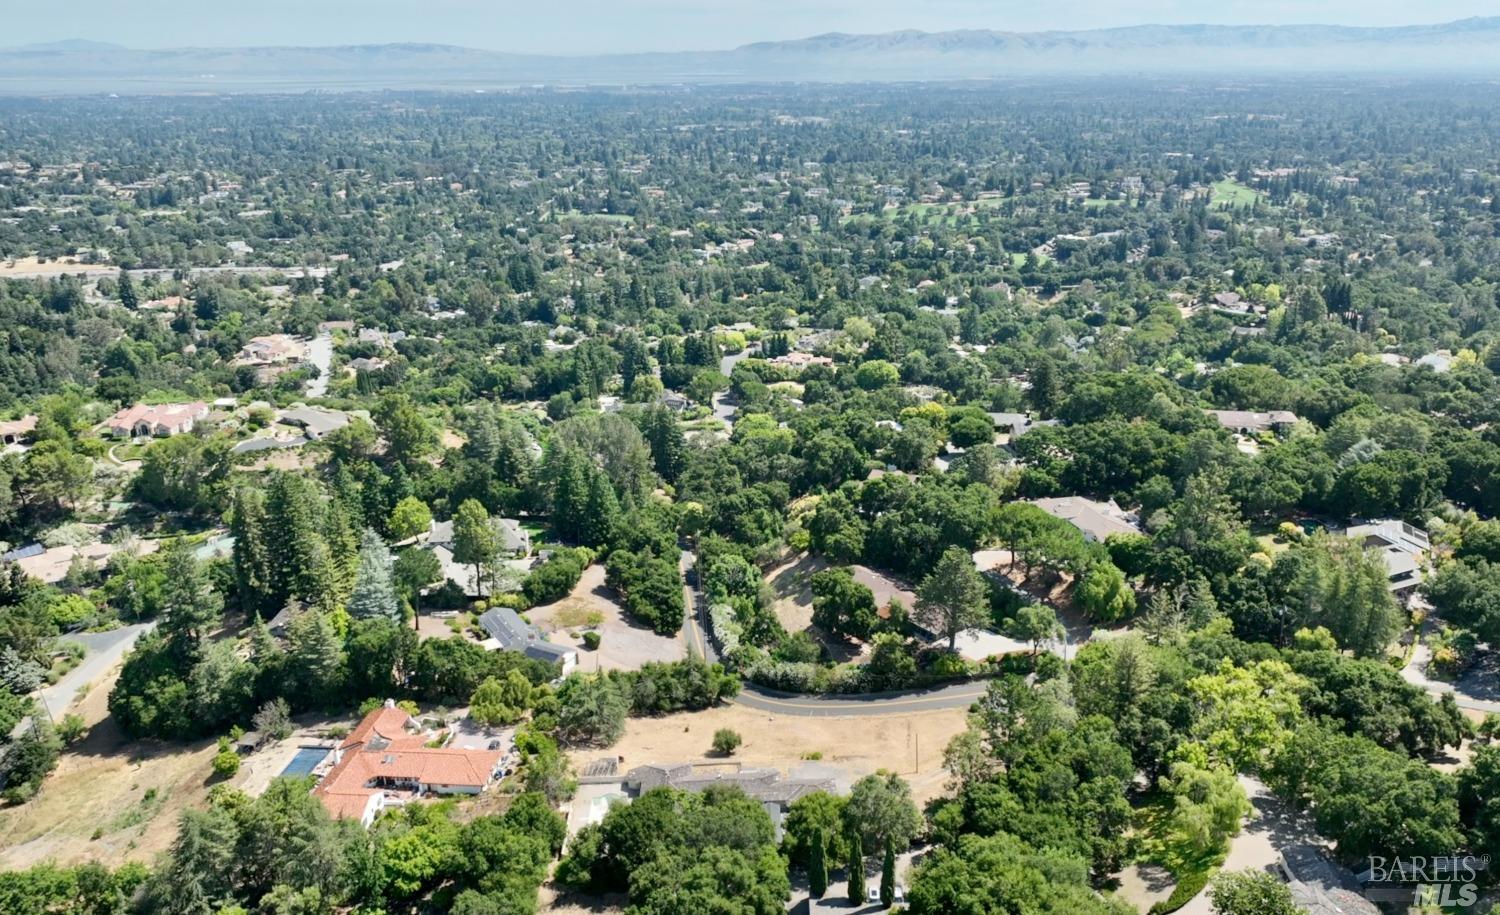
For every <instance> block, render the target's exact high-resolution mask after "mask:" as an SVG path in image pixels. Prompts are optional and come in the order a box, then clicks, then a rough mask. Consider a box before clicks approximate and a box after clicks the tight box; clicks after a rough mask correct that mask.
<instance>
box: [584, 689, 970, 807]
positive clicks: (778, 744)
mask: <svg viewBox="0 0 1500 915" xmlns="http://www.w3.org/2000/svg"><path fill="white" fill-rule="evenodd" d="M965 725H966V712H965V710H963V709H944V710H941V711H932V712H924V713H922V714H920V715H899V716H897V715H892V716H890V717H882V718H871V717H862V718H861V717H849V718H797V717H789V716H785V715H772V714H769V713H766V712H760V711H756V710H754V709H749V708H746V707H744V706H740V705H733V704H731V705H724V706H719V707H718V708H712V709H708V710H706V711H702V712H684V713H681V714H677V715H666V716H663V717H661V718H632V719H630V721H629V722H627V724H626V727H625V735H624V736H623V737H622V738H620V741H619V743H617V744H615V745H614V746H613V747H610V748H609V749H607V750H575V751H571V752H570V753H569V757H570V758H571V759H572V762H573V766H574V768H575V769H579V770H581V769H582V768H583V767H584V766H586V765H588V763H590V762H592V761H593V760H596V759H600V758H603V757H608V756H615V757H618V758H619V759H620V763H619V769H620V772H621V773H624V772H628V771H629V770H630V769H631V768H633V767H635V766H640V765H645V764H647V763H680V762H688V763H702V764H709V763H712V764H723V763H724V762H725V760H724V758H723V757H717V756H710V755H709V753H710V748H709V744H710V742H711V741H712V739H713V734H714V731H716V730H718V729H719V728H731V729H733V730H735V731H738V732H739V734H740V737H741V738H743V740H744V743H743V744H742V745H741V746H740V749H739V750H738V751H736V752H735V754H734V756H733V757H732V759H731V760H730V761H731V762H738V763H742V764H744V765H749V766H770V767H774V768H777V769H780V770H782V771H783V772H792V771H795V770H799V769H814V770H816V774H819V775H829V776H831V777H833V778H834V779H835V780H836V781H837V782H838V783H839V787H840V789H842V790H847V788H848V786H849V785H850V784H852V783H853V782H854V781H856V780H858V779H859V778H861V777H863V776H865V775H869V774H870V773H872V772H875V771H876V770H879V769H890V770H893V771H895V772H897V773H899V774H900V775H901V776H902V777H903V778H905V779H906V780H907V781H908V782H910V783H911V786H912V793H913V794H914V795H915V796H916V798H917V803H919V804H923V803H926V802H927V801H928V800H930V799H932V798H934V797H937V796H939V795H941V794H943V793H944V792H945V790H946V783H947V780H948V773H947V772H945V771H944V770H943V749H944V748H945V747H947V745H948V742H949V741H951V740H952V739H953V738H954V737H955V736H957V735H958V734H959V733H961V732H962V731H963V730H964V727H965ZM817 755H820V756H821V758H814V757H815V756H817Z"/></svg>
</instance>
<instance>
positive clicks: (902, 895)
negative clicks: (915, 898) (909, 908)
mask: <svg viewBox="0 0 1500 915" xmlns="http://www.w3.org/2000/svg"><path fill="white" fill-rule="evenodd" d="M891 901H892V902H897V903H901V902H905V901H906V887H904V886H902V885H901V884H899V883H898V884H896V893H895V895H894V896H893V897H891Z"/></svg>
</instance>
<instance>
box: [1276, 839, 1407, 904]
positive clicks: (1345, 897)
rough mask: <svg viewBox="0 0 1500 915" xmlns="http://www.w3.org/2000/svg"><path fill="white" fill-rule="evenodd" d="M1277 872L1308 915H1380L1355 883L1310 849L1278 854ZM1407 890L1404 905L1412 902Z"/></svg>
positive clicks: (1304, 847) (1292, 848)
mask: <svg viewBox="0 0 1500 915" xmlns="http://www.w3.org/2000/svg"><path fill="white" fill-rule="evenodd" d="M1276 869H1277V870H1278V871H1279V872H1280V875H1281V878H1282V879H1283V880H1285V881H1286V885H1287V889H1289V890H1291V892H1292V900H1293V901H1294V902H1295V903H1296V904H1297V907H1298V908H1299V909H1301V910H1302V911H1303V912H1306V913H1308V915H1380V909H1379V907H1377V906H1376V905H1375V903H1373V902H1371V901H1370V900H1369V899H1368V898H1367V897H1365V896H1363V895H1361V893H1360V885H1359V881H1358V879H1356V878H1355V876H1354V875H1353V874H1351V873H1349V872H1348V871H1347V870H1345V869H1344V868H1342V867H1340V866H1339V865H1338V864H1335V863H1334V862H1332V861H1330V860H1329V859H1328V856H1327V854H1326V853H1324V852H1323V850H1322V849H1319V848H1317V847H1315V846H1312V845H1291V846H1288V847H1286V848H1284V849H1282V850H1281V857H1280V859H1279V860H1278V861H1277V862H1276ZM1411 892H1412V891H1411V889H1410V888H1407V889H1406V891H1405V893H1406V896H1405V898H1406V901H1410V899H1411ZM1403 908H1404V907H1403Z"/></svg>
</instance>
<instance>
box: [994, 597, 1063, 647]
mask: <svg viewBox="0 0 1500 915" xmlns="http://www.w3.org/2000/svg"><path fill="white" fill-rule="evenodd" d="M1006 630H1007V631H1008V632H1009V633H1010V635H1011V637H1012V638H1016V639H1020V640H1021V641H1023V642H1030V643H1031V654H1032V656H1033V657H1035V656H1036V653H1037V652H1038V651H1041V648H1042V645H1044V644H1046V643H1047V642H1050V641H1052V640H1053V639H1057V638H1061V637H1062V635H1063V634H1064V632H1065V630H1064V629H1063V625H1062V623H1060V622H1058V619H1057V611H1056V610H1053V609H1052V607H1050V606H1049V605H1047V604H1027V605H1026V606H1024V607H1022V608H1021V609H1020V610H1017V611H1016V615H1015V617H1014V618H1013V619H1011V620H1009V621H1008V625H1007V626H1006Z"/></svg>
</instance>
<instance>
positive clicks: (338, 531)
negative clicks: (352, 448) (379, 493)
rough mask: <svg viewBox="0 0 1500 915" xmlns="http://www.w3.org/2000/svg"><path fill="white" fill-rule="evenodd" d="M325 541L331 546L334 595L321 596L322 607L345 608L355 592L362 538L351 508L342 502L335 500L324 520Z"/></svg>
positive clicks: (330, 571) (330, 568) (331, 584)
mask: <svg viewBox="0 0 1500 915" xmlns="http://www.w3.org/2000/svg"><path fill="white" fill-rule="evenodd" d="M323 540H324V542H326V543H327V544H328V570H329V577H328V582H327V587H328V588H329V589H330V590H331V592H332V593H329V594H326V595H321V599H320V600H318V601H317V603H318V604H319V605H320V606H332V607H338V606H342V605H343V604H344V603H345V601H347V600H348V597H349V595H350V594H351V593H353V591H354V582H355V576H356V573H357V571H358V566H359V553H360V549H361V546H362V544H361V542H360V535H359V533H358V532H357V529H356V527H355V524H354V521H353V519H352V518H351V516H350V514H349V510H348V508H347V507H346V506H345V505H344V503H343V501H342V500H340V499H337V498H335V499H332V500H330V501H329V503H328V510H327V512H326V513H325V515H324V521H323Z"/></svg>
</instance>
